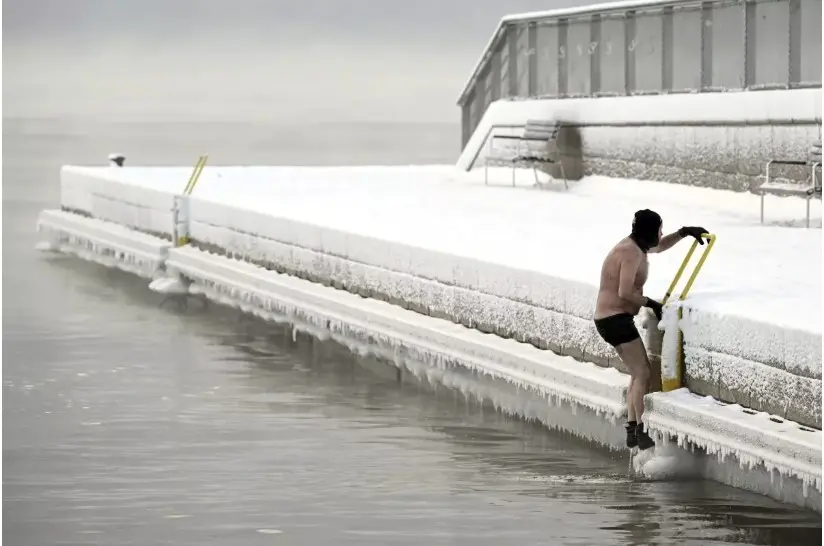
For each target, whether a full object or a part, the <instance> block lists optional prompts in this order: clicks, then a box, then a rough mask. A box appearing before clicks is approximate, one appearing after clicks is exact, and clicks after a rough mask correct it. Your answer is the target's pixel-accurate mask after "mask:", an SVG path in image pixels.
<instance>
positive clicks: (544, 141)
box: [484, 119, 569, 189]
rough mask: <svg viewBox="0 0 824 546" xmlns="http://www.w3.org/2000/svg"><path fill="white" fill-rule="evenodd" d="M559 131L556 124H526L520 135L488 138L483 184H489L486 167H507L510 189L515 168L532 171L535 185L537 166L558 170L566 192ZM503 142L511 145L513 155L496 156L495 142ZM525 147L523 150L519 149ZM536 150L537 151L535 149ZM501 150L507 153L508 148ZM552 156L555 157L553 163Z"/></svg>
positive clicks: (557, 123) (529, 121)
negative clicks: (512, 144) (510, 174)
mask: <svg viewBox="0 0 824 546" xmlns="http://www.w3.org/2000/svg"><path fill="white" fill-rule="evenodd" d="M560 129H561V124H560V123H559V122H557V121H547V120H536V119H531V120H527V122H526V125H525V126H524V130H523V133H522V134H520V135H494V134H493V135H492V136H490V138H489V151H488V153H487V155H486V160H485V161H484V184H489V166H490V165H507V166H511V167H512V185H513V186H514V185H515V169H516V168H517V167H519V166H529V167H532V172H533V174H534V175H535V183H536V184H540V182H539V181H538V171H537V167H539V166H541V165H551V164H557V165H558V167H559V168H560V169H561V177H562V178H563V180H564V187H565V188H566V189H569V185H568V184H567V180H566V175H565V174H564V165H563V163H562V162H561V161H560V154H559V153H558V134H559V132H560ZM496 140H503V141H509V142H514V143H515V152H514V153H512V152H511V151H510V153H508V154H505V153H498V152H497V151H496V150H495V141H496ZM531 143H533V144H534V143H538V144H539V146H537V147H536V146H530V144H531ZM522 145H525V146H522ZM536 148H537V149H536ZM504 150H511V146H510V147H505V148H504ZM553 153H554V154H556V156H558V157H557V158H556V159H553V157H552V156H553Z"/></svg>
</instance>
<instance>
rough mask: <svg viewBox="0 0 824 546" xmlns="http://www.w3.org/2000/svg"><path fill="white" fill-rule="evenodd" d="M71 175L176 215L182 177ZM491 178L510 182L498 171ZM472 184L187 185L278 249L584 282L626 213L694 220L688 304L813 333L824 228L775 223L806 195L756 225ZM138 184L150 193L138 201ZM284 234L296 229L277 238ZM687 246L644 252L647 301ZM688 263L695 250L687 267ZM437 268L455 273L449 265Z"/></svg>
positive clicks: (136, 170) (676, 209) (164, 172)
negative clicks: (363, 248) (403, 255)
mask: <svg viewBox="0 0 824 546" xmlns="http://www.w3.org/2000/svg"><path fill="white" fill-rule="evenodd" d="M66 171H69V172H71V173H72V174H73V177H72V178H73V179H76V178H77V176H76V175H77V174H81V175H84V177H85V178H94V179H99V180H108V181H113V182H116V183H115V184H108V185H107V184H106V183H102V184H101V183H100V182H96V183H95V186H96V187H95V191H96V194H98V195H99V194H100V193H101V192H106V193H109V194H111V195H110V197H109V199H108V200H107V202H111V201H113V200H117V199H118V198H119V197H118V195H119V193H120V192H121V191H127V192H128V194H129V195H128V196H124V197H123V198H122V199H123V201H124V202H128V205H127V207H135V206H137V207H140V208H142V209H144V210H146V212H144V214H143V218H142V219H140V218H136V216H137V215H136V214H135V213H133V212H129V214H130V215H131V217H129V218H123V219H122V223H124V224H127V225H132V226H133V227H138V228H141V229H148V230H151V231H165V232H167V233H168V232H169V231H170V224H169V225H164V224H163V223H161V222H158V221H157V220H158V219H163V218H162V216H163V215H162V214H161V213H162V212H163V211H164V209H171V205H170V203H171V199H170V198H169V199H167V202H166V203H164V206H163V207H157V206H156V205H152V204H151V203H150V201H152V200H155V199H156V196H157V195H158V194H159V193H160V192H166V193H169V194H172V193H175V192H177V191H179V190H180V188H181V187H182V186H183V185H184V184H185V181H186V178H187V177H188V175H189V172H190V169H189V168H188V167H181V168H164V167H125V168H118V169H108V168H83V167H66V168H64V173H65V172H66ZM493 174H498V175H499V176H501V177H503V179H506V178H507V177H508V173H507V172H506V170H503V172H501V171H498V172H497V173H493ZM520 174H522V175H523V176H524V177H531V176H532V173H531V172H526V173H520ZM479 176H481V175H480V173H463V172H460V171H457V170H456V169H455V168H454V167H452V166H420V167H328V168H311V167H212V168H209V167H207V168H206V169H205V170H204V171H203V174H202V176H201V180H200V183H199V185H198V186H197V188H196V189H195V192H194V199H193V202H192V207H191V213H192V220H193V222H195V223H198V222H200V223H203V224H211V225H221V226H226V227H233V228H234V229H236V230H239V231H246V232H249V233H253V234H259V235H261V236H263V237H271V238H274V239H277V240H280V241H284V242H290V241H287V239H289V238H294V239H295V240H294V241H291V242H293V243H294V244H296V245H298V246H303V247H308V248H314V249H316V250H324V251H329V252H330V253H335V254H338V255H340V254H341V251H342V250H347V251H350V252H352V253H355V250H356V249H354V248H351V245H350V248H345V247H346V243H347V237H348V235H350V234H351V235H356V236H361V237H364V238H368V239H369V240H371V241H374V242H376V243H377V242H378V241H386V242H388V243H393V244H395V245H403V246H408V247H412V248H417V249H423V250H430V251H434V252H436V253H440V254H442V255H444V256H443V257H444V258H448V257H453V256H454V257H456V259H458V260H460V259H466V258H469V259H472V260H473V261H479V262H483V263H489V264H499V265H503V266H506V267H508V268H512V269H517V270H523V271H527V272H536V273H540V274H545V275H547V276H550V277H552V278H554V279H559V280H565V281H570V282H572V283H576V284H582V285H585V286H588V287H590V288H592V287H595V286H597V283H598V276H599V273H600V267H601V261H602V259H603V257H604V255H605V254H606V253H607V251H608V250H609V249H610V248H611V246H612V245H613V244H615V243H616V242H617V241H618V240H619V239H620V238H621V237H623V236H624V235H626V234H627V233H628V232H629V229H630V223H631V219H632V214H633V213H634V212H635V211H636V210H637V209H639V208H652V209H653V210H656V211H657V212H659V213H660V214H661V215H662V216H663V218H664V231H665V232H669V231H674V230H676V229H677V228H679V227H681V226H682V225H700V226H703V227H705V228H707V229H708V230H709V231H711V232H712V233H715V234H717V236H718V241H717V243H716V246H715V248H714V250H713V251H712V253H711V254H710V256H709V258H708V260H707V263H706V264H705V266H704V268H703V270H702V272H701V274H700V276H699V277H698V280H697V282H696V283H695V285H694V286H693V288H692V290H691V293H690V295H689V298H688V307H689V308H692V309H696V310H700V312H701V313H713V314H718V315H720V316H723V317H726V318H728V317H736V318H746V319H748V320H750V321H755V322H759V323H764V324H768V325H773V326H778V327H781V328H786V329H794V330H799V331H802V332H809V333H815V334H816V335H819V336H820V333H821V306H820V302H821V294H822V292H821V230H820V229H797V228H788V227H781V225H776V224H784V223H788V222H792V221H797V220H798V219H799V218H800V217H802V215H803V214H804V201H803V200H801V199H798V198H783V199H782V198H774V199H772V200H771V201H770V203H769V207H770V214H769V218H770V221H771V222H772V225H766V226H760V225H759V220H758V215H759V208H758V207H759V199H758V197H757V196H755V195H751V194H740V193H734V192H727V191H719V190H709V189H703V188H695V187H687V186H679V185H673V184H666V183H658V182H647V181H638V180H621V179H610V178H606V177H598V176H592V177H587V178H585V179H583V180H582V181H581V182H580V183H577V184H575V185H574V186H573V187H572V188H571V189H570V191H568V192H564V191H534V190H531V189H527V188H522V187H518V188H511V187H506V186H484V185H483V184H482V183H479V182H478V177H479ZM139 188H140V189H142V188H145V189H146V190H148V193H147V197H146V198H143V197H142V196H141V195H139V194H140V192H139V191H137V190H138V189H139ZM74 201H77V199H76V198H75V199H74ZM135 203H138V204H137V205H135ZM812 209H813V217H814V219H815V221H816V222H817V223H818V224H819V225H820V222H821V205H820V202H817V201H814V202H813V203H812ZM129 210H131V209H129ZM90 212H92V214H95V212H97V211H90ZM255 213H257V214H255ZM279 220H290V221H292V223H290V224H284V223H283V222H282V221H281V222H279ZM298 224H299V225H298ZM286 226H291V228H292V229H290V230H289V231H291V232H292V233H287V232H285V231H284V228H285V227H286ZM297 230H303V232H302V233H296V232H295V231H297ZM326 230H334V232H333V231H326ZM352 240H354V239H352ZM689 244H690V243H689V241H682V242H681V243H679V244H678V245H677V246H676V247H675V248H673V249H672V250H670V251H668V252H666V253H663V254H658V255H651V256H650V264H651V265H650V279H649V281H648V285H647V289H646V293H647V294H648V295H651V296H653V297H661V296H663V293H664V291H665V290H666V287H667V285H668V284H669V282H670V281H671V280H672V276H673V274H674V273H675V271H676V270H677V268H678V266H679V265H680V262H681V260H682V259H683V257H684V255H685V253H686V251H687V250H688V247H689ZM324 247H326V248H324ZM703 248H704V247H699V248H698V251H697V252H696V254H698V253H699V252H700V251H702V250H703ZM350 257H351V256H350ZM696 262H697V256H695V257H693V262H692V263H693V264H694V263H696ZM397 265H398V266H402V267H406V266H408V265H410V264H397ZM421 265H423V264H421ZM441 265H442V267H444V268H446V269H449V270H451V269H452V268H453V263H447V264H441ZM428 266H429V267H430V268H436V267H437V265H436V264H432V263H430V264H428ZM432 273H433V274H435V275H436V274H437V272H432ZM685 276H686V275H685ZM685 280H686V279H684V280H682V284H681V286H683V282H685Z"/></svg>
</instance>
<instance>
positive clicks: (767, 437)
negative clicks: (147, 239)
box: [644, 389, 822, 496]
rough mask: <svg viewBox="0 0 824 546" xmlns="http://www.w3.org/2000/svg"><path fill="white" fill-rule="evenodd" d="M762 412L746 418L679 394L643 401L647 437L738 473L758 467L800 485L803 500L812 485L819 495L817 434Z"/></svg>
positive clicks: (686, 393)
mask: <svg viewBox="0 0 824 546" xmlns="http://www.w3.org/2000/svg"><path fill="white" fill-rule="evenodd" d="M770 417H771V416H769V415H768V414H766V413H764V412H744V409H743V408H742V407H741V406H739V405H737V404H729V405H725V404H721V403H718V402H716V401H715V400H713V399H712V398H711V397H702V396H698V395H696V394H693V393H691V392H689V390H688V389H679V390H677V391H673V392H669V393H663V392H659V393H653V394H649V395H647V397H646V398H645V410H644V421H645V422H646V423H647V425H648V426H649V429H650V430H651V431H654V432H657V433H659V434H661V435H662V436H664V437H665V438H675V439H676V442H677V444H678V445H679V446H685V445H687V444H692V445H694V446H696V447H699V448H702V449H704V450H706V452H707V453H708V454H709V455H716V456H717V457H718V459H719V460H721V461H722V462H723V461H724V459H725V458H726V457H728V456H730V455H733V456H735V457H736V458H737V460H738V462H739V464H740V466H741V467H742V468H753V467H756V466H762V467H764V468H765V469H766V471H767V472H772V471H773V470H775V471H776V472H778V473H779V474H781V475H785V476H793V477H795V478H798V479H799V480H801V481H802V483H803V486H804V495H805V496H806V495H807V488H808V487H809V486H810V485H812V486H813V487H814V488H815V489H816V490H817V491H818V492H819V493H820V492H821V440H822V436H821V431H820V430H815V429H809V428H806V427H804V428H802V427H801V426H800V425H798V424H797V423H794V422H792V421H787V420H784V419H779V420H780V421H781V422H780V423H778V422H775V421H771V420H770Z"/></svg>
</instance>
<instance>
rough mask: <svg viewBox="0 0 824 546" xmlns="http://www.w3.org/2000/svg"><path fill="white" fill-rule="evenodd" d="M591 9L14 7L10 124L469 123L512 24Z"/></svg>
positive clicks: (327, 0) (52, 2) (7, 104)
mask: <svg viewBox="0 0 824 546" xmlns="http://www.w3.org/2000/svg"><path fill="white" fill-rule="evenodd" d="M592 3H593V2H590V1H584V0H543V1H538V0H514V1H510V2H500V1H497V0H496V1H493V0H476V1H475V2H472V3H464V2H435V1H434V0H419V1H418V2H414V3H410V2H402V1H388V0H387V1H385V2H380V3H378V2H371V1H368V0H349V1H346V2H343V1H340V0H339V1H335V0H304V1H301V2H267V1H262V0H242V1H240V2H233V3H229V2H226V1H215V0H201V1H199V2H198V1H193V0H177V1H174V2H163V1H161V0H144V1H138V0H121V1H118V2H111V1H106V0H76V1H72V2H65V1H60V0H8V1H6V2H4V6H3V35H4V36H3V49H4V53H3V61H4V72H3V76H4V84H3V91H4V95H5V100H4V104H3V106H4V116H9V117H57V116H69V117H73V116H76V117H88V116H97V117H105V118H110V119H156V120H162V119H170V120H175V119H178V120H182V119H203V120H216V121H217V120H224V121H228V120H247V119H248V120H268V121H275V122H284V123H300V122H304V121H305V122H323V121H330V122H346V121H418V122H452V123H458V121H459V119H460V112H459V109H458V107H457V105H456V99H457V97H458V95H459V93H460V91H461V89H462V88H463V85H464V84H465V83H466V80H467V78H468V77H469V76H470V73H471V71H472V69H473V67H474V64H475V62H477V59H478V57H479V56H480V55H481V53H482V51H483V48H484V47H485V46H486V43H487V41H488V40H489V38H490V36H491V35H492V33H493V32H494V30H495V27H496V26H497V24H498V22H499V21H500V19H501V17H503V16H505V15H508V14H512V13H519V12H524V11H535V10H545V9H554V8H561V7H569V6H579V5H587V4H592Z"/></svg>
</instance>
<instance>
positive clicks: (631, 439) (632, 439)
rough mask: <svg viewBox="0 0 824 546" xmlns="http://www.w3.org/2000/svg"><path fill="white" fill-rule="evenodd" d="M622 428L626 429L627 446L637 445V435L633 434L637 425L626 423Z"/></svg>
mask: <svg viewBox="0 0 824 546" xmlns="http://www.w3.org/2000/svg"><path fill="white" fill-rule="evenodd" d="M624 428H626V429H627V447H629V448H633V447H635V446H637V445H638V436H636V435H635V430H636V429H637V428H638V425H633V424H628V425H625V426H624Z"/></svg>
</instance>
